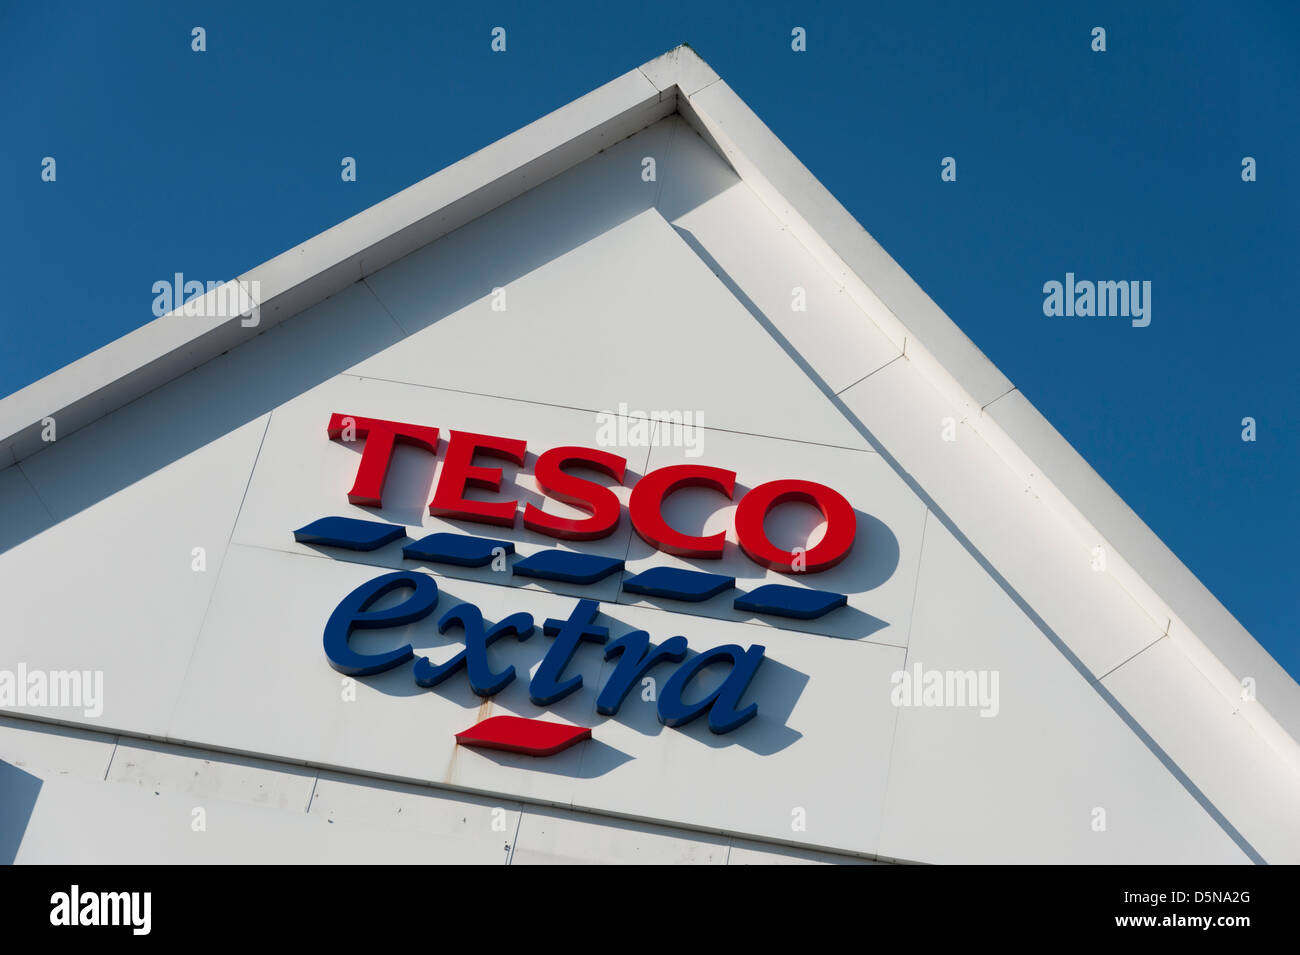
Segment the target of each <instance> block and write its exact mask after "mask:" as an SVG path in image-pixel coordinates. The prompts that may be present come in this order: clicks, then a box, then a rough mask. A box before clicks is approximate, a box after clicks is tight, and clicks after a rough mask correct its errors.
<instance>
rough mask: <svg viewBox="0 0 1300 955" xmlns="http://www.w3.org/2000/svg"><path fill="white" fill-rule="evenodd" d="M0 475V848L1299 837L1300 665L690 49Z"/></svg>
mask: <svg viewBox="0 0 1300 955" xmlns="http://www.w3.org/2000/svg"><path fill="white" fill-rule="evenodd" d="M232 293H233V294H232ZM0 468H2V470H0V514H2V515H3V518H2V520H0V549H2V551H3V552H0V591H2V592H3V595H4V601H5V605H6V607H8V608H9V611H10V612H9V614H8V618H9V619H8V621H7V624H6V627H5V633H4V636H3V639H2V641H0V648H2V651H3V659H2V660H0V670H3V671H5V673H7V674H8V676H7V677H6V676H5V675H4V674H3V673H0V704H2V705H3V709H4V711H5V715H4V716H3V717H0V760H3V762H2V763H0V773H3V774H4V778H5V780H6V785H5V786H4V787H3V789H4V791H5V793H6V795H5V797H4V809H3V823H2V824H0V857H4V858H6V859H12V860H14V861H17V862H20V863H23V862H33V863H41V862H171V861H180V862H196V863H197V862H278V861H312V862H338V861H403V862H474V863H501V862H512V863H525V862H564V861H576V862H600V863H604V862H663V863H679V862H692V863H719V864H721V863H732V864H739V863H773V862H856V863H863V862H899V861H901V862H915V863H966V862H1047V863H1053V862H1084V863H1183V862H1216V863H1217V862H1223V863H1252V862H1253V863H1260V862H1296V861H1300V821H1298V817H1297V814H1296V813H1295V812H1294V807H1295V806H1296V805H1297V804H1300V747H1298V746H1297V743H1296V740H1297V738H1300V688H1297V686H1296V684H1295V683H1294V681H1292V680H1291V679H1290V677H1289V676H1288V675H1287V674H1286V673H1285V672H1284V671H1283V670H1282V669H1281V668H1280V667H1279V666H1278V665H1277V664H1276V663H1275V662H1274V661H1273V660H1272V659H1271V658H1270V657H1269V656H1268V654H1267V653H1266V652H1265V651H1264V650H1263V649H1262V648H1261V647H1260V646H1259V645H1258V644H1257V643H1256V642H1255V641H1254V640H1253V638H1252V637H1251V636H1250V635H1249V634H1248V633H1247V632H1246V631H1245V630H1244V629H1243V628H1242V627H1241V626H1240V625H1239V624H1238V623H1237V622H1236V621H1235V620H1234V619H1233V618H1232V617H1231V615H1230V614H1228V612H1227V611H1226V610H1224V608H1223V607H1222V606H1221V605H1220V604H1219V603H1218V602H1217V601H1216V600H1215V599H1214V597H1213V596H1212V595H1211V594H1210V593H1209V592H1208V591H1206V590H1205V588H1204V587H1203V586H1202V585H1201V584H1200V583H1199V582H1198V581H1197V580H1196V579H1195V577H1193V576H1192V574H1191V573H1190V572H1188V571H1187V569H1186V568H1185V567H1183V565H1182V564H1181V563H1180V562H1179V561H1178V560H1177V558H1176V557H1174V556H1173V555H1172V554H1171V553H1170V552H1169V551H1168V550H1167V549H1166V548H1165V547H1164V546H1163V545H1162V544H1161V543H1160V541H1159V540H1158V539H1157V538H1156V537H1155V536H1154V535H1153V534H1152V533H1151V532H1150V531H1149V530H1148V529H1147V528H1146V527H1145V525H1143V524H1142V522H1141V521H1140V520H1139V519H1138V518H1137V517H1136V516H1135V515H1134V514H1133V513H1132V512H1131V511H1130V510H1129V509H1128V508H1127V507H1125V505H1124V504H1123V502H1122V501H1120V500H1119V499H1118V498H1117V497H1116V496H1115V494H1114V493H1113V492H1112V491H1111V490H1110V489H1109V488H1108V487H1107V486H1106V485H1105V483H1104V482H1103V481H1102V480H1101V479H1100V478H1099V477H1098V476H1097V475H1096V474H1095V472H1093V471H1092V469H1091V468H1089V467H1088V465H1087V464H1086V463H1085V462H1084V461H1083V460H1082V459H1081V458H1079V456H1078V455H1077V454H1076V453H1075V452H1074V451H1073V450H1072V449H1071V448H1070V447H1069V445H1068V444H1067V443H1066V442H1065V441H1064V440H1063V439H1062V438H1061V437H1060V436H1059V435H1058V434H1057V433H1056V431H1055V430H1054V429H1053V428H1052V427H1051V426H1050V424H1048V423H1047V422H1046V421H1045V420H1043V418H1042V417H1041V416H1040V415H1039V414H1038V412H1037V411H1035V409H1034V408H1033V406H1032V405H1030V403H1029V402H1028V401H1027V400H1026V399H1025V398H1024V396H1023V395H1021V394H1020V393H1019V392H1018V391H1016V390H1015V388H1014V386H1013V385H1012V383H1011V382H1010V381H1008V380H1007V379H1006V378H1005V377H1004V376H1002V374H1001V373H1000V372H999V371H998V370H997V369H996V368H995V367H994V366H993V365H992V364H991V363H990V362H989V361H988V360H987V359H986V358H985V357H984V356H983V355H982V354H981V353H980V352H979V350H978V349H977V348H976V347H975V345H974V344H972V343H971V342H970V341H969V340H968V339H967V338H966V337H965V336H964V335H963V334H962V333H961V331H960V330H959V329H958V328H957V327H956V325H954V324H953V322H952V321H951V320H950V319H949V318H948V317H947V316H946V315H945V314H944V313H943V312H942V311H941V310H940V309H939V308H938V307H937V306H936V305H935V304H934V303H933V302H932V301H931V300H930V299H929V298H928V297H927V296H926V295H925V293H924V292H923V291H922V290H921V289H919V288H918V287H917V286H916V285H915V283H913V282H912V281H911V280H910V279H909V278H908V276H907V275H906V273H905V272H903V270H902V269H901V268H900V267H899V266H898V265H897V264H896V263H895V262H893V260H892V259H890V258H889V256H888V255H887V254H886V253H885V252H884V251H883V250H882V249H881V248H880V247H879V246H878V245H877V244H876V243H875V242H874V241H873V240H872V239H871V237H870V236H869V235H867V234H866V233H865V232H864V231H863V230H862V229H861V227H860V226H858V225H857V223H856V222H854V221H853V219H852V218H851V217H850V216H849V215H848V214H847V213H846V212H845V211H844V210H843V209H842V208H841V207H840V206H839V205H838V203H836V202H835V200H834V199H833V198H832V197H831V196H830V195H829V194H828V193H827V192H826V191H825V190H824V189H823V188H822V187H821V185H820V184H819V183H818V182H817V181H816V179H815V178H813V177H812V176H811V174H809V173H808V171H807V170H806V169H804V168H803V166H802V165H800V164H799V162H798V161H797V160H796V159H795V158H794V156H793V155H791V154H790V152H789V151H788V150H786V148H785V147H784V146H783V145H782V144H781V143H780V142H779V141H778V140H777V139H776V138H775V137H774V136H773V135H772V134H771V132H770V131H768V130H767V129H766V127H764V126H763V124H762V123H761V122H760V121H759V120H758V119H757V118H756V117H755V116H754V114H753V113H752V112H751V111H750V110H749V109H748V108H747V107H746V106H745V105H744V104H743V103H742V102H741V101H740V100H739V99H738V98H737V97H736V96H735V94H734V93H733V92H732V91H731V90H730V89H729V88H728V87H727V85H726V83H725V82H723V81H722V80H721V79H719V78H718V77H717V75H716V74H714V73H713V71H712V70H711V69H710V68H709V67H708V66H707V65H706V64H705V63H704V62H703V61H702V60H700V59H699V58H698V57H697V56H696V55H695V54H694V53H693V52H692V51H691V50H690V49H689V48H686V47H681V48H678V49H676V50H673V51H671V52H669V53H668V54H665V55H664V56H663V57H660V58H659V59H657V60H655V61H652V62H651V63H648V64H646V65H645V66H643V67H641V68H640V69H637V70H633V71H631V72H630V73H628V74H626V75H624V76H622V77H619V78H618V79H616V80H614V81H613V82H611V83H609V84H607V85H606V86H603V87H601V88H600V89H598V90H595V91H594V92H592V93H590V94H588V95H587V96H585V97H583V98H581V99H579V100H577V101H575V102H574V103H572V104H570V105H568V106H566V107H564V108H563V109H560V110H558V111H557V112H555V113H552V114H550V115H548V116H546V117H544V118H543V119H541V120H538V121H537V122H536V123H534V124H532V125H530V126H528V127H526V128H525V129H523V130H520V131H519V132H517V133H514V134H512V135H511V136H508V137H506V138H505V139H503V140H501V141H500V142H498V143H495V144H493V145H492V146H489V147H487V148H486V149H484V150H482V151H480V152H479V153H476V154H474V155H473V156H470V157H468V158H467V159H465V160H463V161H462V162H460V163H458V164H456V165H454V166H452V167H450V168H448V169H446V170H443V171H442V172H439V173H438V174H436V175H434V176H432V177H430V178H429V179H427V180H424V181H423V182H420V183H418V184H416V185H415V186H412V187H411V188H409V189H407V190H405V191H403V192H402V193H400V194H398V195H396V196H394V197H392V198H390V199H388V200H386V201H384V202H382V203H380V204H379V205H377V206H375V207H373V208H371V209H368V210H366V211H365V212H363V213H361V214H359V215H357V216H355V217H354V218H352V219H350V220H348V221H346V222H344V223H342V224H340V225H339V226H336V227H335V228H333V229H331V230H329V231H327V232H325V233H323V234H321V235H319V236H317V237H315V238H313V239H311V240H309V241H307V242H305V243H303V244H302V245H301V246H298V247H297V248H294V249H291V250H289V251H288V252H286V253H284V254H283V255H281V256H280V257H278V258H276V259H274V260H272V261H271V262H268V263H266V264H265V265H263V266H260V267H259V268H257V269H255V270H253V271H252V272H250V273H249V274H248V275H245V276H241V277H240V278H239V279H238V280H237V281H236V283H234V284H233V286H230V287H223V288H220V289H214V290H211V291H209V292H208V293H207V294H206V295H204V296H202V298H200V299H197V300H196V301H195V302H192V303H189V304H188V305H187V306H182V307H178V308H176V309H175V310H173V311H172V312H170V313H168V314H166V315H164V316H163V317H161V318H159V319H157V320H156V321H154V322H152V323H150V324H149V325H147V326H145V327H143V328H141V329H140V330H138V331H136V332H133V333H131V334H130V335H127V336H125V337H123V338H122V339H119V340H118V341H116V342H114V343H112V344H110V345H108V346H106V347H105V348H104V349H101V350H100V351H99V352H96V353H94V354H92V355H90V356H88V357H86V358H84V359H82V360H80V361H78V362H75V363H73V364H72V365H70V366H68V367H67V368H65V369H63V370H61V371H59V372H57V373H55V374H54V375H51V376H49V377H48V378H46V379H43V380H42V381H40V382H37V383H36V384H34V385H32V386H30V387H28V388H26V389H24V390H22V391H20V392H18V393H17V394H15V395H12V396H10V397H8V398H6V399H4V400H3V402H0ZM6 684H7V688H6Z"/></svg>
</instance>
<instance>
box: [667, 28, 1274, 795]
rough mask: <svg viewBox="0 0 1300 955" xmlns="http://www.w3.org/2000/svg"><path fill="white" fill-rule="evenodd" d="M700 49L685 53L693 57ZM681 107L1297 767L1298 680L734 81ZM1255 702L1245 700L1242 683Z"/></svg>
mask: <svg viewBox="0 0 1300 955" xmlns="http://www.w3.org/2000/svg"><path fill="white" fill-rule="evenodd" d="M687 54H690V55H693V53H691V51H689V50H686V51H685V52H684V53H683V54H682V55H683V56H685V55H687ZM678 112H679V113H681V114H682V116H683V117H684V118H685V119H686V120H687V121H688V122H689V123H690V124H691V125H692V127H694V128H695V129H696V130H697V131H698V132H699V133H700V135H701V136H703V137H704V138H705V139H706V140H707V141H709V142H710V144H711V145H712V146H713V147H714V148H715V149H716V150H717V151H718V152H719V153H720V154H721V155H722V156H724V157H725V158H726V159H727V161H728V162H729V163H730V164H731V165H732V167H733V168H734V169H735V170H736V172H737V174H738V175H739V176H740V177H741V178H742V179H743V180H744V181H745V182H746V184H747V185H749V187H750V188H751V189H752V190H753V191H754V192H755V194H756V195H757V196H758V197H759V199H760V200H761V201H762V202H763V203H764V204H765V205H767V206H768V208H769V209H770V210H771V211H772V212H773V214H775V215H776V216H777V218H778V219H780V220H781V221H782V222H783V223H784V224H785V225H786V227H787V228H789V229H790V231H791V233H793V234H794V235H795V237H796V238H798V239H799V240H800V242H802V243H803V245H804V246H805V247H806V248H808V250H809V251H810V252H811V253H812V254H813V255H814V257H816V258H817V259H818V260H819V261H820V262H821V264H822V265H823V266H824V267H825V268H826V269H828V271H830V272H831V274H832V275H834V276H836V277H837V278H838V279H839V280H840V282H841V283H842V284H843V285H844V288H845V291H846V292H847V293H848V294H849V295H851V296H853V298H854V299H855V300H856V301H857V302H858V304H859V306H860V307H861V308H862V309H863V311H864V312H866V313H867V314H868V315H870V316H871V317H872V319H873V320H875V321H876V322H877V324H878V325H879V326H880V328H881V330H882V331H883V332H884V333H885V334H886V335H887V336H888V337H889V338H891V339H892V340H893V342H894V344H895V345H897V346H898V347H899V348H901V349H902V350H903V353H904V355H905V356H906V357H907V359H908V360H909V361H911V362H913V363H914V364H915V365H917V366H918V367H919V368H920V369H921V370H922V371H923V372H924V373H925V374H926V375H927V377H929V378H930V380H931V381H932V382H933V383H934V384H935V385H936V387H938V388H939V389H940V390H941V391H942V392H944V393H945V394H946V395H948V397H949V398H951V399H953V400H954V401H956V402H957V403H959V404H960V405H961V406H963V407H964V408H965V409H966V411H967V415H968V419H967V420H968V423H969V424H970V425H971V426H972V427H974V428H975V430H976V431H977V432H978V433H980V435H981V436H982V437H984V439H985V440H986V441H988V442H989V444H990V445H992V446H993V447H994V448H995V449H996V450H997V451H998V453H999V454H1000V455H1001V456H1002V457H1003V459H1004V460H1006V461H1007V462H1008V464H1010V465H1011V466H1012V468H1013V469H1014V470H1015V471H1016V472H1017V473H1019V474H1020V475H1021V476H1022V477H1023V478H1024V480H1025V482H1026V485H1027V486H1028V487H1030V488H1032V489H1033V490H1034V492H1035V493H1036V494H1038V495H1039V496H1040V497H1041V498H1043V499H1044V500H1045V501H1046V502H1047V503H1048V504H1049V506H1051V507H1052V508H1053V509H1054V510H1056V511H1057V512H1058V513H1060V514H1061V515H1062V516H1063V517H1064V518H1065V519H1066V520H1067V522H1068V523H1070V524H1071V525H1072V526H1073V528H1074V529H1075V530H1076V532H1078V533H1079V535H1080V536H1081V538H1082V539H1084V540H1087V541H1092V542H1094V543H1095V544H1097V545H1100V546H1103V547H1105V548H1106V549H1107V571H1108V572H1111V573H1113V574H1114V576H1115V577H1116V579H1117V580H1118V581H1119V583H1120V585H1121V586H1123V587H1124V588H1125V589H1126V590H1127V591H1128V592H1129V593H1130V594H1131V595H1132V596H1133V598H1134V599H1135V600H1136V601H1137V602H1138V604H1139V605H1140V606H1142V608H1143V609H1144V610H1145V611H1146V612H1147V613H1148V614H1149V615H1150V616H1151V617H1152V618H1153V619H1156V620H1159V621H1162V622H1164V623H1165V625H1166V628H1167V629H1166V632H1167V633H1168V635H1169V637H1170V639H1172V640H1173V641H1174V642H1175V643H1176V644H1177V645H1178V646H1180V647H1181V648H1182V650H1183V651H1184V652H1185V653H1186V654H1187V656H1188V658H1189V659H1190V660H1191V661H1192V663H1193V664H1194V665H1195V666H1196V668H1197V669H1198V670H1199V671H1200V672H1201V673H1202V674H1203V675H1204V676H1205V677H1206V678H1207V679H1208V680H1209V681H1210V682H1211V683H1212V684H1213V685H1214V686H1215V687H1216V688H1218V690H1219V691H1220V692H1221V693H1223V695H1224V696H1225V697H1227V698H1228V699H1229V700H1231V701H1233V704H1234V706H1235V707H1237V708H1238V709H1239V712H1240V713H1241V715H1243V716H1244V717H1245V718H1246V719H1247V720H1248V721H1249V722H1250V723H1251V725H1252V726H1253V727H1254V728H1255V730H1256V731H1257V732H1258V733H1260V735H1261V736H1262V737H1264V738H1265V739H1266V740H1268V742H1269V743H1270V745H1272V746H1273V748H1274V749H1275V750H1276V751H1277V752H1278V753H1279V754H1280V755H1281V756H1282V757H1283V758H1284V759H1285V760H1286V761H1287V762H1288V763H1289V765H1290V766H1291V767H1292V769H1293V770H1296V771H1300V743H1297V740H1300V686H1297V685H1296V682H1295V680H1293V679H1292V678H1291V676H1290V675H1289V674H1288V673H1287V672H1286V671H1285V670H1283V669H1282V667H1281V666H1280V665H1279V664H1278V663H1277V661H1276V660H1274V659H1273V658H1272V657H1271V656H1270V655H1269V654H1268V651H1266V650H1265V649H1264V648H1263V647H1262V646H1260V645H1259V643H1258V642H1256V640H1255V639H1254V638H1253V637H1252V636H1251V635H1250V633H1249V632H1248V631H1247V630H1246V629H1245V628H1244V627H1243V626H1242V625H1241V624H1240V623H1238V622H1237V620H1236V619H1235V618H1234V617H1233V616H1232V614H1230V613H1229V612H1228V611H1227V609H1226V608H1224V606H1223V605H1222V604H1221V603H1219V601H1218V600H1217V599H1216V598H1215V597H1214V595H1213V594H1212V593H1210V591H1209V590H1208V589H1206V587H1205V585H1204V584H1202V583H1201V582H1200V581H1199V580H1198V579H1197V578H1196V576H1195V575H1194V574H1193V573H1192V572H1191V571H1190V570H1188V569H1187V567H1186V566H1185V565H1184V564H1183V563H1182V561H1180V560H1179V559H1178V558H1177V557H1176V556H1175V555H1174V554H1173V552H1172V551H1170V550H1169V549H1168V548H1167V547H1166V546H1165V545H1164V543H1163V542H1162V541H1161V540H1160V539H1159V538H1158V537H1157V536H1156V535H1155V534H1154V533H1153V532H1152V531H1151V529H1150V528H1148V527H1147V526H1146V524H1145V523H1143V521H1142V520H1141V519H1140V518H1139V517H1138V516H1137V515H1136V514H1134V513H1133V511H1132V510H1131V509H1130V508H1129V507H1128V506H1127V505H1126V504H1124V502H1123V501H1122V500H1121V499H1120V497H1119V495H1117V494H1116V493H1115V492H1114V491H1113V490H1112V489H1111V488H1110V486H1109V485H1108V484H1107V483H1106V482H1105V480H1103V479H1102V477H1101V476H1100V475H1099V474H1097V472H1096V471H1094V470H1093V469H1092V468H1091V467H1090V466H1089V465H1088V462H1087V461H1085V460H1084V459H1083V457H1082V456H1080V455H1079V453H1078V452H1077V451H1075V450H1074V448H1073V447H1071V446H1070V444H1069V442H1068V441H1066V440H1065V438H1063V437H1062V436H1061V434H1060V433H1059V432H1058V431H1057V430H1056V429H1055V428H1054V427H1052V425H1051V424H1050V423H1049V422H1048V421H1047V419H1046V418H1044V417H1043V416H1042V415H1041V414H1040V413H1039V412H1038V411H1037V409H1035V408H1034V407H1033V405H1032V404H1030V402H1029V401H1028V399H1027V398H1025V396H1024V395H1023V394H1022V393H1021V392H1020V391H1018V390H1016V389H1015V388H1014V386H1013V385H1012V383H1011V381H1010V380H1009V379H1008V378H1006V376H1005V375H1003V374H1002V372H1000V371H999V370H998V369H997V367H996V366H994V364H993V363H992V362H991V361H989V360H988V358H987V357H985V355H984V354H983V352H981V351H980V350H979V348H977V347H976V346H975V344H974V343H973V342H971V340H970V339H969V338H967V337H966V335H965V334H964V333H963V332H962V330H961V329H960V328H958V327H957V325H956V324H955V323H954V322H953V321H952V319H950V318H949V317H948V316H947V314H946V313H944V311H943V309H941V308H940V307H939V306H938V305H937V304H935V302H934V301H933V300H932V299H931V298H930V297H929V296H928V295H927V294H926V293H925V291H924V290H922V289H921V287H920V286H919V285H917V284H916V282H914V281H913V280H912V278H911V277H910V276H909V275H908V274H907V273H906V272H904V271H903V269H902V267H901V266H899V265H898V263H897V262H895V261H894V260H893V259H892V258H891V257H890V256H889V254H888V253H887V252H885V250H884V249H883V248H881V246H880V244H879V243H877V242H876V240H875V239H873V238H872V237H871V236H870V235H869V234H868V233H867V231H866V230H865V229H864V228H863V227H862V226H861V225H859V224H858V222H857V220H855V219H854V218H853V216H852V215H850V214H849V212H848V211H847V210H846V209H845V208H844V207H843V206H842V205H840V203H839V202H838V201H837V200H836V199H835V197H834V196H832V195H831V194H830V192H828V191H827V190H826V188H825V187H824V186H822V184H821V183H820V182H818V180H817V179H816V177H814V176H813V174H812V173H811V172H809V171H808V169H807V168H806V167H804V165H803V164H802V163H801V162H800V161H799V160H798V159H797V158H796V157H795V156H794V155H793V154H792V153H791V152H790V151H789V150H788V149H786V147H785V145H784V144H783V143H782V142H781V141H780V140H779V139H778V138H777V137H776V136H775V135H774V134H773V133H772V132H771V130H769V129H768V128H767V126H766V125H764V123H763V122H762V120H760V119H759V118H758V117H757V116H755V115H754V113H753V112H752V111H751V110H750V109H749V107H748V106H746V105H745V103H744V102H743V101H742V100H741V99H740V98H739V97H738V96H736V94H735V93H734V92H732V90H731V89H730V87H728V86H727V84H726V82H725V81H722V80H719V81H717V82H714V83H711V84H709V85H707V86H705V87H703V88H701V89H700V90H699V91H698V92H695V93H691V94H683V95H681V96H680V97H679V100H678ZM1244 678H1251V679H1253V680H1254V681H1255V699H1254V700H1253V701H1249V702H1247V701H1244V700H1243V699H1242V688H1243V684H1242V680H1243V679H1244Z"/></svg>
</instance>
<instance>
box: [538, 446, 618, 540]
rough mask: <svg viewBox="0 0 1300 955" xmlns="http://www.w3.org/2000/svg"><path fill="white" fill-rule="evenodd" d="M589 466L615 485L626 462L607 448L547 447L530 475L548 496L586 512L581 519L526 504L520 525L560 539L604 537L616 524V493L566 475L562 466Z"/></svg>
mask: <svg viewBox="0 0 1300 955" xmlns="http://www.w3.org/2000/svg"><path fill="white" fill-rule="evenodd" d="M570 464H572V465H577V466H579V467H587V468H591V469H592V470H593V471H599V472H600V473H601V474H607V475H609V476H610V477H612V478H613V479H614V480H615V481H617V482H618V483H619V484H622V483H623V474H624V472H625V471H626V470H627V461H626V459H624V458H620V457H619V456H618V455H617V454H610V453H609V452H608V451H597V450H595V449H594V448H551V450H549V451H547V452H545V453H543V454H542V456H541V457H539V458H538V459H537V467H536V468H534V470H533V477H535V478H536V479H537V485H538V487H540V488H541V489H542V490H543V491H544V492H545V493H546V495H547V496H548V497H553V498H555V500H557V501H563V502H564V503H565V504H572V505H573V506H574V507H577V508H580V509H582V510H584V511H586V512H587V513H588V514H590V515H591V516H590V517H585V518H583V519H581V520H574V519H573V518H568V517H557V516H556V515H554V514H547V513H546V512H545V511H543V510H542V509H541V508H540V507H534V506H533V505H531V504H529V505H527V506H526V507H525V508H524V526H525V527H527V528H528V529H530V530H534V531H537V532H538V533H539V534H546V535H547V536H548V537H558V538H560V539H561V540H570V541H590V540H596V539H597V538H600V537H608V536H609V535H610V534H611V533H613V531H614V528H616V527H618V518H619V513H620V511H621V509H622V505H620V504H619V503H618V495H616V494H615V493H614V492H613V491H611V490H610V489H609V488H607V487H605V486H604V485H603V484H597V483H596V482H595V481H587V480H584V479H583V478H580V477H574V476H573V475H572V474H566V473H565V471H564V468H565V466H566V465H570Z"/></svg>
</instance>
